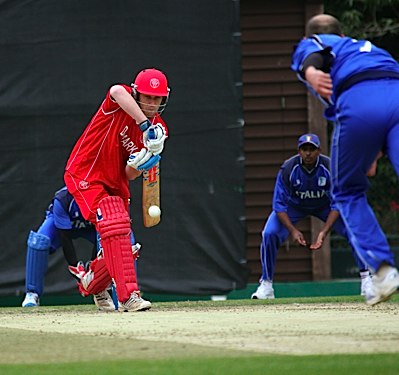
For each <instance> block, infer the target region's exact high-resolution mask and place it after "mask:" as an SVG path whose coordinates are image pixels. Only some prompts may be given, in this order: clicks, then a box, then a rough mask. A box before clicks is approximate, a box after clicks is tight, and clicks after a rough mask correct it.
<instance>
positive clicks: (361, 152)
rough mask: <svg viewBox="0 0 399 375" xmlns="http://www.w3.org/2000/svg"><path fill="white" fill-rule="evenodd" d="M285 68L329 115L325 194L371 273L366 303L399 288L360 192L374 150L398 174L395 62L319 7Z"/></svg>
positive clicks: (397, 275) (381, 235)
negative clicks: (328, 174)
mask: <svg viewBox="0 0 399 375" xmlns="http://www.w3.org/2000/svg"><path fill="white" fill-rule="evenodd" d="M291 67H292V69H293V70H294V71H295V72H296V73H297V75H298V78H299V79H300V80H301V81H302V82H304V83H305V84H306V86H307V87H308V89H309V90H310V91H311V92H312V93H313V94H314V95H316V96H317V97H318V98H319V99H320V100H321V101H322V102H323V103H324V105H325V106H326V109H325V112H324V115H325V117H326V118H327V119H328V120H331V121H333V122H334V133H333V139H332V146H331V174H332V195H333V197H334V201H335V204H336V207H337V208H338V210H339V212H340V214H341V217H342V219H343V221H344V222H345V226H346V228H347V230H348V235H349V240H350V243H351V244H352V246H353V247H354V249H355V250H356V253H357V254H358V256H359V257H360V258H361V259H362V260H363V262H364V263H366V264H367V265H368V266H369V269H370V270H371V271H373V272H374V275H373V278H372V287H371V288H370V289H369V291H370V293H368V294H366V303H367V304H369V305H375V304H377V303H379V302H382V301H385V300H387V299H389V298H390V296H391V295H392V294H393V293H395V292H396V291H397V289H398V287H399V272H398V270H397V268H396V267H395V261H394V256H393V253H392V251H391V249H390V247H389V244H388V241H387V239H386V237H385V234H384V232H383V231H382V229H381V227H380V225H379V223H378V221H377V219H376V217H375V214H374V212H373V210H372V208H371V207H370V206H369V204H368V202H367V197H366V191H367V189H368V187H369V180H368V178H367V171H368V170H369V168H370V166H371V165H372V163H373V161H374V160H375V159H376V157H377V155H378V153H379V152H380V151H383V152H384V153H385V154H386V155H387V157H388V158H389V160H390V162H391V163H392V166H393V168H394V169H395V172H396V174H397V175H399V64H398V63H397V61H396V60H395V59H394V58H393V57H392V56H391V55H390V54H389V53H388V52H387V51H385V50H383V49H381V48H378V47H376V46H375V45H373V44H372V43H371V42H370V41H367V40H356V39H353V38H350V37H345V36H343V35H342V32H341V28H340V24H339V22H338V20H337V19H336V18H334V17H332V16H330V15H328V14H319V15H317V16H314V17H312V18H311V19H310V20H309V22H308V23H307V26H306V38H304V39H302V40H301V41H300V42H299V44H298V45H297V46H296V48H295V50H294V53H293V56H292V65H291Z"/></svg>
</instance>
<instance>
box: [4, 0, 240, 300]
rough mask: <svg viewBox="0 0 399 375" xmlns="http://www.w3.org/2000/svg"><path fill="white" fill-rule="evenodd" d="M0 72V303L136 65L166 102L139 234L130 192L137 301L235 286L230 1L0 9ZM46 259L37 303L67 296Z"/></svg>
mask: <svg viewBox="0 0 399 375" xmlns="http://www.w3.org/2000/svg"><path fill="white" fill-rule="evenodd" d="M0 66H1V74H0V150H1V164H0V165H1V166H0V198H1V199H0V201H1V206H2V209H1V211H0V212H1V214H0V215H1V216H0V220H1V226H0V238H1V242H2V246H1V251H0V260H1V261H0V294H1V295H16V294H17V295H18V294H23V293H24V282H25V253H26V239H27V236H28V233H29V231H30V230H31V229H32V230H37V229H38V227H39V225H40V224H41V222H42V220H43V218H44V213H45V209H46V207H47V205H48V203H49V201H50V199H51V198H52V195H53V193H54V192H55V191H56V190H57V189H58V188H60V187H61V186H62V185H63V169H64V166H65V163H66V160H67V158H68V155H69V153H70V151H71V149H72V146H73V144H74V143H75V141H76V139H77V138H78V136H79V135H80V134H81V132H82V131H83V129H84V128H85V126H86V124H87V122H88V121H89V120H90V118H91V116H92V115H93V114H94V112H95V111H96V109H97V108H98V106H99V104H100V103H101V101H102V100H103V97H104V95H105V93H106V91H107V90H108V88H109V87H110V86H111V85H112V84H115V83H126V84H129V83H130V82H132V80H133V79H134V76H135V75H136V73H137V72H138V71H140V70H141V69H143V68H146V67H156V68H159V69H161V70H163V71H164V72H165V73H166V74H167V76H168V78H169V84H170V87H171V89H172V91H171V95H170V101H169V105H168V107H167V109H166V111H165V113H164V116H163V117H164V119H165V120H166V122H167V124H168V126H169V129H170V139H169V140H168V141H167V144H166V147H165V151H164V153H163V156H162V160H161V191H162V193H161V206H162V207H161V208H162V221H161V224H159V225H158V226H156V227H153V228H149V229H147V228H144V227H143V225H142V214H141V184H140V183H138V182H133V183H132V184H131V191H132V201H133V203H132V218H133V230H134V233H135V236H136V239H137V241H138V242H140V243H142V245H143V247H142V252H141V256H140V258H139V260H138V276H139V284H140V287H141V290H142V291H144V292H152V293H176V294H179V293H180V294H194V295H201V294H218V293H225V292H228V291H231V290H233V289H241V288H244V287H245V286H246V280H247V268H246V264H245V222H244V202H243V201H244V196H243V191H242V189H243V186H244V166H243V157H242V152H243V147H242V141H243V139H242V120H241V86H240V81H241V77H240V74H241V72H240V36H239V1H231V0H217V1H214V0H201V1H199V0H195V1H185V0H168V1H165V0H150V1H141V0H125V1H121V0H113V1H109V0H84V1H82V0H68V1H52V0H35V1H9V0H0ZM78 245H79V256H80V258H82V260H87V259H88V258H89V256H90V249H91V246H88V245H87V244H86V243H85V242H84V241H78ZM49 259H50V261H49V270H48V273H47V276H46V285H45V293H76V292H77V291H76V289H75V281H74V279H73V278H72V276H71V275H70V274H69V273H68V271H67V268H66V266H67V264H66V261H65V260H64V257H63V254H62V250H61V249H58V250H57V251H56V252H55V253H54V254H52V255H51V256H50V258H49Z"/></svg>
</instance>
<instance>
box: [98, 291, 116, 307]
mask: <svg viewBox="0 0 399 375" xmlns="http://www.w3.org/2000/svg"><path fill="white" fill-rule="evenodd" d="M93 299H94V303H95V304H96V306H97V307H98V309H99V310H100V311H105V312H113V311H115V305H114V301H112V298H111V296H110V294H109V293H108V291H107V290H103V291H102V292H100V293H97V294H94V295H93Z"/></svg>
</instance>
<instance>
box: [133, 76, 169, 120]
mask: <svg viewBox="0 0 399 375" xmlns="http://www.w3.org/2000/svg"><path fill="white" fill-rule="evenodd" d="M132 87H133V95H134V97H135V98H136V99H138V98H137V93H140V94H144V95H153V96H163V97H164V100H163V101H162V103H161V106H160V109H159V113H161V112H162V111H163V110H164V109H165V106H166V104H167V102H168V99H169V92H170V88H169V87H168V80H167V78H166V75H165V74H164V73H163V72H161V71H160V70H158V69H155V68H150V69H144V70H142V71H141V72H140V73H138V74H137V76H136V79H135V80H134V83H133V84H132Z"/></svg>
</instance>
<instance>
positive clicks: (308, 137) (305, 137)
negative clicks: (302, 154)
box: [298, 134, 320, 148]
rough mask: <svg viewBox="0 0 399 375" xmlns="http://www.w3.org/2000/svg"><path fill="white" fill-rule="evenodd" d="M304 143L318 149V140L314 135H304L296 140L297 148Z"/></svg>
mask: <svg viewBox="0 0 399 375" xmlns="http://www.w3.org/2000/svg"><path fill="white" fill-rule="evenodd" d="M306 143H310V144H311V145H313V146H315V147H316V148H320V139H319V137H318V136H317V135H316V134H304V135H301V136H300V137H299V138H298V148H299V147H301V146H303V145H304V144H306Z"/></svg>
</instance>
